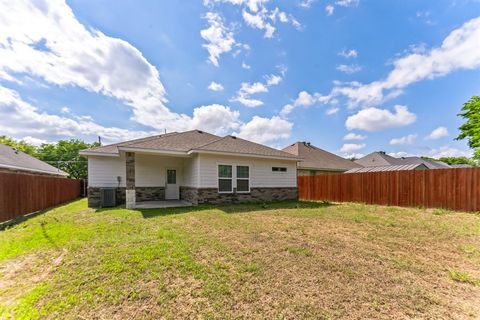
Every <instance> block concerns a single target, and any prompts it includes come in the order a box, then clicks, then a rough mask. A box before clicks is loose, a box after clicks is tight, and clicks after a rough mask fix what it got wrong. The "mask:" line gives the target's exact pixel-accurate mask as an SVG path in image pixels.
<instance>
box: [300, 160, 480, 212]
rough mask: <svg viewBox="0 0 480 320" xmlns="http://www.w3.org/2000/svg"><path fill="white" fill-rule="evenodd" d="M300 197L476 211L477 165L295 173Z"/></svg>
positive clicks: (479, 194)
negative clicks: (331, 172) (315, 174)
mask: <svg viewBox="0 0 480 320" xmlns="http://www.w3.org/2000/svg"><path fill="white" fill-rule="evenodd" d="M298 193H299V198H300V199H302V200H327V201H335V202H362V203H368V204H380V205H391V206H402V207H416V206H423V207H429V208H447V209H452V210H460V211H480V168H462V169H436V170H416V171H389V172H368V173H346V174H345V173H344V174H326V175H318V176H300V177H298Z"/></svg>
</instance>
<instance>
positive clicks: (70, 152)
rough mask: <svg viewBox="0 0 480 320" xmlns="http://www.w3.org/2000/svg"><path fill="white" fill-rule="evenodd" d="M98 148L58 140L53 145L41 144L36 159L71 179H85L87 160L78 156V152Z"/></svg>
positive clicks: (91, 145) (83, 143) (76, 141)
mask: <svg viewBox="0 0 480 320" xmlns="http://www.w3.org/2000/svg"><path fill="white" fill-rule="evenodd" d="M97 146H99V143H98V142H95V143H92V144H89V143H86V142H84V141H82V140H77V139H72V140H60V141H58V142H57V143H55V144H42V145H41V146H40V147H39V148H38V152H37V155H38V156H37V157H38V158H39V159H40V160H42V161H45V162H47V163H49V164H50V165H52V166H54V167H57V168H59V169H60V170H63V171H65V172H67V173H68V174H69V175H70V176H71V177H72V178H76V179H86V178H87V159H86V158H85V157H82V156H80V155H79V152H80V150H84V149H88V148H93V147H97Z"/></svg>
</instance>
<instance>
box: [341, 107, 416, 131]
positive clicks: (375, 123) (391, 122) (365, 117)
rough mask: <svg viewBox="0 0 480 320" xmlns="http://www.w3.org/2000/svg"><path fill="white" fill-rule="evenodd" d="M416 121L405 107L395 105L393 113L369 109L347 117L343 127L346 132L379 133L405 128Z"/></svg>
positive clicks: (413, 115)
mask: <svg viewBox="0 0 480 320" xmlns="http://www.w3.org/2000/svg"><path fill="white" fill-rule="evenodd" d="M416 119H417V116H416V115H415V114H413V113H411V112H410V111H408V108H407V107H406V106H401V105H396V106H395V112H394V113H392V112H391V111H390V110H386V109H378V108H374V107H371V108H367V109H363V110H360V111H359V112H358V113H357V114H354V115H352V116H349V117H348V118H347V120H346V122H345V125H346V127H347V129H348V130H353V129H360V130H366V131H380V130H384V129H388V128H394V127H402V126H406V125H409V124H411V123H413V122H415V121H416Z"/></svg>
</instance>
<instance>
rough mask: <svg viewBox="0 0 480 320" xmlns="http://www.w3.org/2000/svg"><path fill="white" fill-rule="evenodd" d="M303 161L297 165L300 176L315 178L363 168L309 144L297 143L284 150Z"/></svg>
mask: <svg viewBox="0 0 480 320" xmlns="http://www.w3.org/2000/svg"><path fill="white" fill-rule="evenodd" d="M283 151H285V152H288V153H291V154H293V155H295V156H297V157H299V158H300V159H301V160H300V161H299V162H298V165H297V173H298V175H299V176H315V175H319V174H328V173H342V172H345V171H347V170H350V169H357V168H362V166H361V165H359V164H356V163H355V162H353V161H350V160H348V159H345V158H342V157H340V156H337V155H336V154H333V153H331V152H328V151H325V150H323V149H320V148H318V147H315V146H314V145H312V144H311V143H309V142H301V141H298V142H295V143H294V144H292V145H289V146H288V147H286V148H284V149H283Z"/></svg>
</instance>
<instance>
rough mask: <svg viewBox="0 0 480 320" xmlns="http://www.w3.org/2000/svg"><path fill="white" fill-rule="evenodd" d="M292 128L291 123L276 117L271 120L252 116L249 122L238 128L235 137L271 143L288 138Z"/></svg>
mask: <svg viewBox="0 0 480 320" xmlns="http://www.w3.org/2000/svg"><path fill="white" fill-rule="evenodd" d="M292 127H293V124H292V123H291V122H289V121H287V120H285V119H282V118H280V117H278V116H273V117H272V118H263V117H259V116H254V117H253V118H252V120H251V121H250V122H248V123H245V124H243V125H242V126H241V127H240V130H239V132H238V134H236V135H238V136H239V137H241V138H244V139H247V140H251V141H255V142H258V143H271V142H273V141H277V140H282V139H287V138H289V137H290V134H291V131H292Z"/></svg>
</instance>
